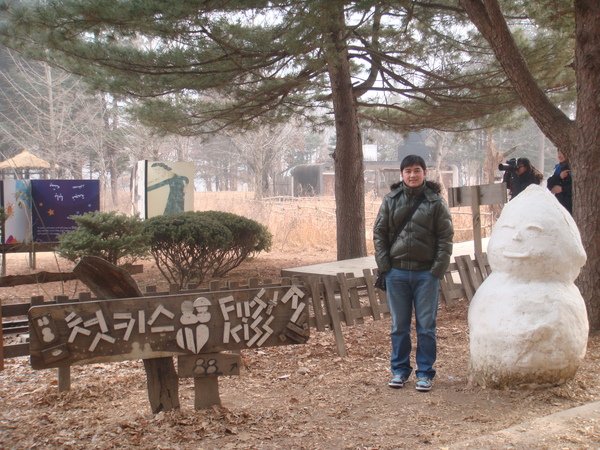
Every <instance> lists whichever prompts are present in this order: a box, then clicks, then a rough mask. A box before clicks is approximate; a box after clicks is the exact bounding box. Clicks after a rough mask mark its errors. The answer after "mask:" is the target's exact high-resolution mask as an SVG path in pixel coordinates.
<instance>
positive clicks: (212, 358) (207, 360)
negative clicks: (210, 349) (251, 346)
mask: <svg viewBox="0 0 600 450" xmlns="http://www.w3.org/2000/svg"><path fill="white" fill-rule="evenodd" d="M241 365H242V358H241V357H240V354H239V353H202V354H200V355H185V356H179V357H178V358H177V376H178V377H179V378H202V377H220V376H223V375H225V376H228V375H239V374H240V366H241Z"/></svg>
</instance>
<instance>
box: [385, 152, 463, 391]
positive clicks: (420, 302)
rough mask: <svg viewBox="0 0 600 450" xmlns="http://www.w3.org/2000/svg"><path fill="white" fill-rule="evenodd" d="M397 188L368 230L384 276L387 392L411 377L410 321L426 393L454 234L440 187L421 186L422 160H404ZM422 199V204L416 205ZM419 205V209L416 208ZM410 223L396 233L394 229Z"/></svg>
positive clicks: (419, 376) (419, 383) (418, 373)
mask: <svg viewBox="0 0 600 450" xmlns="http://www.w3.org/2000/svg"><path fill="white" fill-rule="evenodd" d="M400 170H401V172H402V182H401V183H397V184H395V185H393V186H392V190H391V192H390V193H388V194H387V195H386V196H385V197H384V199H383V202H382V203H381V207H380V208H379V213H378V214H377V218H376V219H375V224H374V226H373V243H374V246H375V261H376V262H377V269H378V270H379V273H381V274H385V282H386V283H385V284H386V295H387V301H388V306H389V310H390V315H391V319H392V325H391V332H390V337H391V344H392V345H391V347H392V349H391V356H390V371H391V374H392V378H391V380H390V381H389V383H388V386H389V387H391V388H394V389H398V388H401V387H403V386H404V384H405V383H406V381H407V380H408V377H409V376H410V374H411V372H412V367H411V364H410V354H411V349H412V344H411V320H412V316H413V311H414V315H415V328H416V332H417V333H416V334H417V352H416V358H415V360H416V363H417V370H416V376H417V381H416V383H415V388H416V389H417V390H418V391H429V390H430V389H431V386H432V381H433V377H434V376H435V372H436V371H435V369H434V367H433V366H434V363H435V360H436V316H437V310H438V297H439V282H440V279H441V278H443V276H444V273H445V272H446V270H447V269H448V265H449V264H450V256H451V255H452V238H453V236H454V229H453V227H452V217H451V216H450V211H449V209H448V206H447V205H446V202H445V201H444V198H443V197H442V196H441V195H440V191H441V186H440V185H439V184H438V183H435V182H432V181H426V180H425V175H426V173H427V167H426V165H425V161H424V160H423V158H421V157H420V156H417V155H408V156H407V157H406V158H404V159H403V160H402V162H401V164H400ZM421 199H422V200H421ZM419 202H420V203H419ZM415 205H418V206H416V209H415V210H414V213H413V214H412V216H410V220H408V222H406V225H405V226H404V227H403V228H402V230H401V231H400V233H398V231H399V230H398V227H399V225H400V224H401V223H403V222H404V219H405V218H408V217H409V215H410V213H411V212H412V210H413V207H414V206H415Z"/></svg>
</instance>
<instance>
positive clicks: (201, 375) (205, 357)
mask: <svg viewBox="0 0 600 450" xmlns="http://www.w3.org/2000/svg"><path fill="white" fill-rule="evenodd" d="M241 365H242V358H241V357H240V354H239V353H206V354H199V355H186V356H180V357H179V359H178V360H177V367H178V369H179V377H180V378H189V377H193V378H194V408H195V409H206V408H210V407H211V406H215V405H216V406H220V405H221V397H220V395H219V376H223V375H226V376H229V375H239V374H240V366H241Z"/></svg>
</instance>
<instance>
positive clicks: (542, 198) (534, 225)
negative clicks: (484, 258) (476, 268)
mask: <svg viewBox="0 0 600 450" xmlns="http://www.w3.org/2000/svg"><path fill="white" fill-rule="evenodd" d="M487 252H488V259H489V262H490V266H491V268H492V271H499V272H507V273H509V274H511V275H513V276H515V277H516V278H521V279H524V280H545V279H547V280H548V281H553V280H554V281H564V282H573V281H575V278H577V275H579V271H580V269H581V267H582V266H583V265H584V264H585V261H586V254H585V250H584V249H583V244H582V243H581V236H580V234H579V230H578V229H577V225H576V224H575V221H574V220H573V218H572V217H571V215H570V214H569V212H568V211H567V210H566V209H564V208H563V207H562V205H561V204H560V203H559V202H558V201H557V200H556V198H555V197H554V195H552V194H551V193H550V191H548V190H547V189H545V188H543V187H541V186H538V185H533V184H532V185H530V186H529V187H527V189H525V190H524V191H523V192H521V193H520V194H519V195H518V196H517V197H515V198H514V199H513V200H511V201H510V202H509V203H508V204H506V205H505V206H504V209H503V210H502V214H501V215H500V218H499V219H498V221H497V222H496V225H495V226H494V229H493V231H492V235H491V237H490V241H489V243H488V248H487Z"/></svg>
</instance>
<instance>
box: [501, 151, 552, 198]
mask: <svg viewBox="0 0 600 450" xmlns="http://www.w3.org/2000/svg"><path fill="white" fill-rule="evenodd" d="M499 168H500V170H504V171H505V172H504V177H503V179H502V181H503V182H505V183H506V186H507V188H508V190H509V191H510V199H511V200H512V199H513V198H515V197H516V196H517V195H519V194H520V193H521V192H523V191H524V190H525V189H526V188H527V186H529V185H530V184H540V183H541V182H542V179H543V178H544V175H543V174H542V173H541V172H540V171H539V170H537V169H536V168H535V167H533V166H532V165H531V162H530V161H529V159H527V158H519V159H517V160H515V159H514V158H513V159H511V160H509V161H507V164H506V165H502V164H500V166H499Z"/></svg>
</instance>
